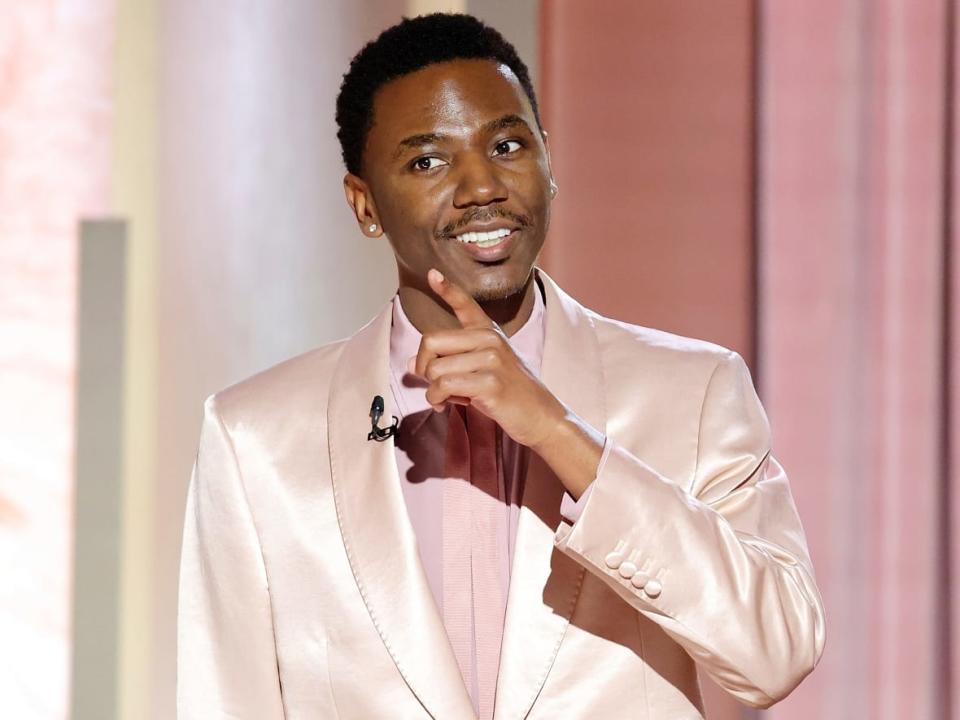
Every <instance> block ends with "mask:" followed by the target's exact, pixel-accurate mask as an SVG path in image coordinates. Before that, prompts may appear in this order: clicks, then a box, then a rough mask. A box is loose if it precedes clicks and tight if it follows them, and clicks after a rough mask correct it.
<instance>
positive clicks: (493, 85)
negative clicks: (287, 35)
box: [348, 60, 551, 302]
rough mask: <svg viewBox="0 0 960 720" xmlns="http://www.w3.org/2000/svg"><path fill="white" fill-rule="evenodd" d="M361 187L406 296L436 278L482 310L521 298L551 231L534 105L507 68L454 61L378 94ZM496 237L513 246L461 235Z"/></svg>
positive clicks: (544, 157) (546, 179) (544, 164)
mask: <svg viewBox="0 0 960 720" xmlns="http://www.w3.org/2000/svg"><path fill="white" fill-rule="evenodd" d="M364 175H365V178H364V181H365V183H366V187H367V189H368V193H367V195H368V197H367V202H368V203H369V204H370V205H372V206H373V210H372V211H373V212H374V213H375V214H376V216H377V219H378V220H379V225H380V226H381V227H382V228H383V231H384V232H385V233H386V235H387V236H388V238H389V240H390V244H391V246H392V247H393V251H394V254H395V255H396V258H397V265H398V268H399V271H400V281H401V284H402V285H407V286H413V287H419V288H423V289H427V288H428V286H427V284H426V274H427V270H429V269H430V268H431V267H435V268H437V269H438V270H440V271H441V272H442V273H444V275H446V276H447V277H448V278H449V279H451V280H453V281H454V282H456V283H457V284H459V285H460V286H461V287H463V288H464V289H465V290H466V291H467V292H469V293H470V294H472V295H473V296H474V298H476V299H477V300H478V301H480V302H484V301H488V300H497V299H502V298H505V297H508V296H510V295H512V294H514V293H517V292H519V291H521V290H522V289H523V288H524V286H525V284H526V282H527V280H528V278H529V276H530V272H531V270H532V267H533V265H534V263H535V261H536V258H537V255H538V254H539V252H540V248H541V247H542V246H543V242H544V238H545V236H546V232H547V226H548V224H549V219H550V181H551V175H550V166H549V157H548V154H547V148H546V146H545V143H544V141H543V138H542V136H541V134H540V132H539V129H538V127H537V123H536V119H535V118H534V115H533V110H532V108H531V106H530V102H529V100H528V98H527V96H526V93H525V92H524V91H523V88H522V87H521V86H520V83H519V82H518V81H517V79H516V76H515V75H514V74H513V72H512V71H511V70H510V69H509V68H507V67H506V66H505V65H499V66H498V65H497V64H496V63H494V62H492V61H489V60H455V61H451V62H445V63H439V64H436V65H431V66H428V67H426V68H423V69H422V70H419V71H417V72H414V73H411V74H409V75H405V76H403V77H401V78H398V79H396V80H393V81H391V82H390V83H388V84H387V85H384V86H383V87H382V88H380V90H379V91H378V92H377V94H376V96H375V98H374V122H373V127H372V129H371V130H370V134H369V136H368V139H367V145H366V148H365V151H364ZM348 177H349V176H348ZM491 231H493V232H495V233H498V234H500V235H503V234H504V233H505V232H506V231H510V234H509V235H508V236H506V237H491V238H489V239H486V240H483V239H481V241H480V242H469V240H477V239H478V236H476V235H471V234H466V235H465V233H470V232H478V233H479V232H491ZM479 237H481V238H482V236H479Z"/></svg>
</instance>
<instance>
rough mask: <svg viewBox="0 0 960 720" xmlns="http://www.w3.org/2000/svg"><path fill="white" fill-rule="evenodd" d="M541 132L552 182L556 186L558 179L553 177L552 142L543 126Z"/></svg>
mask: <svg viewBox="0 0 960 720" xmlns="http://www.w3.org/2000/svg"><path fill="white" fill-rule="evenodd" d="M540 134H541V135H542V136H543V152H544V154H545V155H546V156H547V170H548V171H549V172H550V184H551V185H553V186H554V187H556V181H555V180H554V177H553V165H552V164H551V162H550V142H549V136H548V134H547V131H546V130H543V129H542V128H541V130H540Z"/></svg>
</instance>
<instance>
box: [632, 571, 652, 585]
mask: <svg viewBox="0 0 960 720" xmlns="http://www.w3.org/2000/svg"><path fill="white" fill-rule="evenodd" d="M630 582H631V583H633V586H634V587H635V588H640V589H641V590H642V589H643V587H644V586H645V585H646V584H647V583H648V582H650V576H649V575H647V573H645V572H644V571H643V570H637V571H636V572H635V573H634V574H633V577H632V578H630Z"/></svg>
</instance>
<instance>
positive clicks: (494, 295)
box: [471, 270, 532, 303]
mask: <svg viewBox="0 0 960 720" xmlns="http://www.w3.org/2000/svg"><path fill="white" fill-rule="evenodd" d="M531 271H532V270H531ZM529 277H530V273H529V272H528V273H527V274H526V276H524V277H522V278H514V277H489V276H488V277H485V278H482V279H480V281H479V282H478V283H477V285H476V286H475V288H474V290H473V292H472V293H471V294H472V295H473V299H474V300H476V301H477V302H478V303H488V302H496V301H498V300H506V299H507V298H509V297H512V296H513V295H516V294H517V293H522V292H523V290H524V288H525V287H526V285H527V280H528V279H529Z"/></svg>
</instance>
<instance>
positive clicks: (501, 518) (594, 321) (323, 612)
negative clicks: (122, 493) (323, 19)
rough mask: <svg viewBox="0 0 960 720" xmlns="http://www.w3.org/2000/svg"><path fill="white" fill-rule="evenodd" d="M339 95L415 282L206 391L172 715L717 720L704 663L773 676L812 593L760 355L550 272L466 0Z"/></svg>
mask: <svg viewBox="0 0 960 720" xmlns="http://www.w3.org/2000/svg"><path fill="white" fill-rule="evenodd" d="M337 120H338V124H339V138H340V142H341V145H342V148H343V156H344V161H345V164H346V167H347V170H348V172H347V175H346V177H345V179H344V188H345V192H346V197H347V200H348V202H349V204H350V206H351V208H352V210H353V212H354V213H355V215H356V218H357V221H358V223H359V225H360V228H361V231H362V232H363V233H364V234H366V235H367V236H369V237H381V236H385V237H386V238H387V239H388V240H389V242H390V243H391V246H392V248H393V251H394V254H395V256H396V261H397V268H398V273H399V290H398V293H397V295H396V296H395V297H394V298H393V300H392V301H391V302H390V303H388V304H387V305H386V306H384V308H383V309H382V310H381V312H380V313H379V314H378V315H377V316H376V317H375V318H374V319H373V320H372V321H371V322H370V323H369V324H367V325H366V326H365V327H364V328H362V329H361V330H359V331H358V332H357V333H356V334H355V335H354V336H352V337H351V338H349V339H347V340H344V341H340V342H336V343H333V344H330V345H327V346H324V347H321V348H318V349H316V350H314V351H312V352H309V353H307V354H305V355H302V356H300V357H297V358H293V359H291V360H289V361H287V362H285V363H282V364H281V365H279V366H276V367H274V368H271V369H269V370H267V371H265V372H263V373H260V374H259V375H257V376H254V377H253V378H250V379H248V380H246V381H244V382H241V383H239V384H238V385H236V386H233V387H231V388H228V389H226V390H224V391H222V392H220V393H217V394H216V395H214V396H212V397H211V398H208V400H207V403H206V406H205V410H206V412H205V418H204V425H203V430H202V434H201V441H200V451H199V454H198V457H197V462H196V465H195V468H194V474H193V477H192V480H191V485H190V492H189V498H188V505H187V515H186V527H185V531H184V544H183V559H182V568H181V587H180V629H179V640H180V644H179V681H178V704H179V712H180V716H181V717H182V718H204V719H208V718H221V717H222V718H250V719H254V718H255V719H257V720H273V719H275V718H288V719H290V718H333V717H339V718H428V717H433V718H442V719H444V720H446V719H447V718H454V719H459V718H472V717H481V718H491V717H495V718H498V719H499V718H503V719H506V718H544V719H546V718H550V719H555V718H665V719H669V720H676V719H677V718H699V717H702V716H703V710H702V701H701V698H700V691H699V685H698V680H697V672H696V669H697V667H699V668H700V670H701V671H703V672H705V673H706V674H708V675H710V676H711V677H712V678H713V679H714V680H715V681H716V682H718V683H719V684H720V685H721V686H722V687H724V688H725V689H726V690H728V691H729V692H730V693H732V694H733V695H734V696H736V697H737V698H739V699H740V700H742V701H743V702H745V703H748V704H750V705H755V706H759V707H766V706H769V705H770V704H772V703H774V702H776V701H777V700H779V699H780V698H782V697H784V696H785V695H786V694H787V693H789V692H790V691H791V690H792V689H793V688H794V687H795V686H796V685H797V684H798V683H799V682H800V681H801V680H802V679H803V677H804V676H805V675H806V674H807V673H809V672H810V671H811V670H812V668H813V667H814V665H815V664H816V662H817V660H818V659H819V656H820V653H821V652H822V648H823V643H824V622H823V610H822V605H821V602H820V598H819V595H818V592H817V588H816V585H815V582H814V579H813V573H812V568H811V565H810V559H809V557H808V553H807V549H806V545H805V540H804V536H803V531H802V528H801V525H800V521H799V519H798V517H797V513H796V510H795V508H794V504H793V501H792V499H791V495H790V491H789V487H788V484H787V478H786V476H785V475H784V472H783V469H782V468H781V467H780V466H779V465H778V464H777V462H776V460H775V459H774V458H773V456H772V455H771V454H770V447H769V442H770V434H769V428H768V425H767V420H766V417H765V415H764V412H763V409H762V407H761V405H760V402H759V400H758V399H757V396H756V394H755V392H754V390H753V386H752V383H751V380H750V375H749V372H748V370H747V368H746V366H745V365H744V363H743V361H742V360H741V359H740V357H739V356H738V355H737V354H736V353H734V352H731V351H729V350H726V349H724V348H722V347H719V346H717V345H713V344H710V343H707V342H703V341H699V340H694V339H690V338H683V337H679V336H676V335H671V334H669V333H665V332H660V331H657V330H652V329H649V328H643V327H638V326H634V325H628V324H625V323H622V322H617V321H615V320H611V319H608V318H604V317H601V316H599V315H597V314H596V313H593V312H591V311H590V310H588V309H586V308H584V307H583V306H581V305H579V304H578V303H577V302H576V301H574V300H573V299H572V298H570V297H569V296H568V295H566V294H565V293H564V292H563V291H562V290H561V289H560V288H559V287H558V286H557V285H556V283H555V282H554V281H553V280H552V279H551V278H550V277H549V276H547V275H546V273H544V272H543V271H542V270H540V269H539V268H538V267H536V266H535V263H536V259H537V257H538V254H539V252H540V249H541V247H542V245H543V242H544V238H545V236H546V232H547V227H548V224H549V217H550V203H551V202H552V200H553V197H554V196H555V195H556V184H555V182H554V178H553V175H552V172H551V169H550V156H549V152H548V148H547V135H546V133H545V132H544V131H543V129H542V126H541V123H540V119H539V115H538V112H537V105H536V98H535V94H534V91H533V88H532V87H531V84H530V81H529V78H528V75H527V70H526V67H525V66H524V65H523V63H522V62H521V61H520V59H519V58H518V57H517V56H516V53H515V51H514V50H513V48H512V47H511V46H510V45H509V44H508V43H506V42H505V41H504V40H503V38H502V37H501V36H500V35H499V34H498V33H496V32H495V31H494V30H492V29H490V28H488V27H486V26H484V25H483V24H481V23H480V22H479V21H477V20H476V19H474V18H472V17H469V16H466V15H431V16H426V17H419V18H416V19H412V20H404V21H403V22H401V23H400V24H399V25H397V26H394V27H393V28H390V29H388V30H387V31H385V32H384V33H383V34H382V35H381V36H380V37H379V38H377V40H376V41H374V42H372V43H370V44H368V45H367V46H366V47H365V48H363V50H361V52H360V53H359V54H358V55H357V56H356V57H355V58H354V60H353V62H352V63H351V66H350V70H349V72H348V73H347V74H346V76H345V78H344V82H343V86H342V88H341V93H340V96H339V98H338V102H337ZM378 396H379V400H378V401H377V402H380V403H382V404H383V406H384V411H383V413H382V420H380V421H379V424H377V422H376V421H377V420H378V417H379V415H380V414H379V412H372V411H371V405H372V404H374V403H373V402H372V401H373V400H374V398H376V397H378ZM371 414H372V415H373V420H374V424H373V425H372V424H371ZM394 416H397V419H398V420H399V424H398V425H397V423H395V422H393V423H392V422H391V419H392V418H393V417H394Z"/></svg>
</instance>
